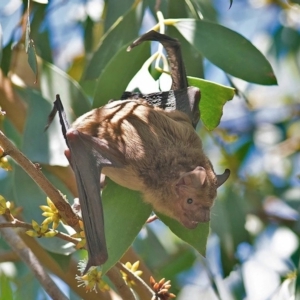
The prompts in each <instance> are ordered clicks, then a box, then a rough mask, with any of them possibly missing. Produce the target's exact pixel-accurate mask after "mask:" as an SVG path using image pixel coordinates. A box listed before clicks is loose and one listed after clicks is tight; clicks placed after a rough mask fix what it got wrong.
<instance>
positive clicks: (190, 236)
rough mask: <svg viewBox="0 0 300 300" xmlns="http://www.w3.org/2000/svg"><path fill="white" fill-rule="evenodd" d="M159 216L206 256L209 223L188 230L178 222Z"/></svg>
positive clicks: (178, 234)
mask: <svg viewBox="0 0 300 300" xmlns="http://www.w3.org/2000/svg"><path fill="white" fill-rule="evenodd" d="M155 213H156V214H157V216H158V217H159V218H160V219H161V220H162V221H163V222H164V223H165V224H166V225H167V226H168V227H169V228H170V229H171V231H172V232H173V233H174V234H176V235H177V236H178V237H179V238H181V239H182V240H183V241H185V242H186V243H188V244H189V245H191V246H192V247H194V248H195V249H196V250H197V251H198V252H199V253H200V254H202V255H203V256H205V251H206V243H207V238H208V233H209V222H208V223H200V224H199V225H198V226H197V227H196V228H195V229H187V228H185V227H184V226H183V225H181V224H180V223H179V222H177V221H176V220H173V219H171V218H169V217H167V216H164V215H162V214H160V213H157V212H155Z"/></svg>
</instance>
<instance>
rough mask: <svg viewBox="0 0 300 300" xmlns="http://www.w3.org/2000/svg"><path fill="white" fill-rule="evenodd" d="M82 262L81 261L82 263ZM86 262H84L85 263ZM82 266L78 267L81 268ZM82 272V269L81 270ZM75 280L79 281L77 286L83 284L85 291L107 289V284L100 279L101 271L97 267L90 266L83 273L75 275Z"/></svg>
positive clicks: (103, 290)
mask: <svg viewBox="0 0 300 300" xmlns="http://www.w3.org/2000/svg"><path fill="white" fill-rule="evenodd" d="M83 264H84V263H81V265H83ZM85 264H86V263H85ZM82 267H83V266H81V267H79V268H80V269H82ZM81 273H82V270H81ZM76 280H77V281H78V282H79V285H78V286H84V287H85V289H86V292H91V291H95V292H96V293H97V290H100V291H102V292H105V291H108V290H109V289H110V288H109V285H108V284H107V283H106V282H105V281H104V280H103V279H102V272H101V271H99V270H98V269H97V267H92V268H90V269H89V271H88V272H87V273H86V274H84V275H81V276H79V275H76Z"/></svg>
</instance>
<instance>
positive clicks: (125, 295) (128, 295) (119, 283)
mask: <svg viewBox="0 0 300 300" xmlns="http://www.w3.org/2000/svg"><path fill="white" fill-rule="evenodd" d="M106 275H107V276H108V278H109V279H110V280H111V281H112V282H113V283H114V285H115V287H116V289H117V290H118V293H119V294H120V296H121V298H122V299H126V300H136V297H135V296H134V293H133V291H132V290H131V289H130V288H129V286H128V285H127V284H126V282H125V281H124V280H123V278H122V276H121V273H120V272H119V270H118V269H117V268H116V267H112V268H111V269H110V270H109V271H108V272H107V273H106Z"/></svg>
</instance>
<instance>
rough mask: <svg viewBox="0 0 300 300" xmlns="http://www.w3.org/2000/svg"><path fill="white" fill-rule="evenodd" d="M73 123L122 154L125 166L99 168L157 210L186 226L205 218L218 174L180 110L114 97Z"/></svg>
mask: <svg viewBox="0 0 300 300" xmlns="http://www.w3.org/2000/svg"><path fill="white" fill-rule="evenodd" d="M72 127H73V128H75V129H77V130H79V131H81V132H83V133H85V134H88V135H92V136H94V137H98V138H99V139H102V140H105V141H106V142H107V143H108V145H109V147H110V148H111V149H117V150H119V151H120V152H121V153H123V156H124V157H122V161H125V164H124V167H123V168H112V167H105V168H104V169H103V173H104V174H105V175H107V176H108V177H110V178H111V179H112V180H113V181H115V182H117V183H118V184H120V185H122V186H125V187H127V188H130V189H133V190H138V191H140V192H141V193H142V194H143V195H144V200H145V202H147V203H150V204H151V205H152V206H153V208H154V209H155V210H157V211H158V212H161V213H163V214H166V215H168V216H170V217H172V218H175V219H177V220H178V221H179V222H181V223H182V224H183V225H184V226H186V227H188V228H194V227H195V226H196V225H197V224H198V222H206V221H208V220H209V210H210V207H211V206H212V204H213V201H214V198H215V197H216V189H217V178H216V175H215V173H214V171H213V168H212V165H211V163H210V161H209V159H208V158H207V157H206V155H205V154H204V153H203V150H202V143H201V139H200V138H199V136H198V135H197V133H196V132H195V130H194V129H193V126H192V124H191V121H190V120H189V118H188V117H187V116H186V115H185V114H184V113H182V112H180V111H172V112H166V111H164V110H162V109H159V108H154V107H152V106H150V105H148V104H147V102H146V101H144V100H138V101H136V100H135V101H132V100H128V101H114V102H111V103H109V104H107V105H105V106H103V107H101V108H98V109H94V110H92V111H90V112H88V113H86V114H85V115H83V116H81V117H80V118H78V119H77V120H76V121H75V122H74V124H73V126H72ZM199 167H202V168H199ZM197 168H198V169H197ZM196 170H199V171H196ZM197 176H198V177H199V176H202V177H201V178H202V180H203V183H200V181H201V180H200V179H198V177H197ZM189 198H192V199H193V203H192V204H189V203H187V199H189Z"/></svg>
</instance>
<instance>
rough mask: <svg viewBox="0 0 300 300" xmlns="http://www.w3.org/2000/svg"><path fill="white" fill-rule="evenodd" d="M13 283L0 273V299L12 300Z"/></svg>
mask: <svg viewBox="0 0 300 300" xmlns="http://www.w3.org/2000/svg"><path fill="white" fill-rule="evenodd" d="M12 285H13V282H12V280H10V279H9V278H8V277H7V276H5V273H4V272H1V275H0V299H3V300H4V299H7V300H9V299H13V298H14V297H13V290H12Z"/></svg>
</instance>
